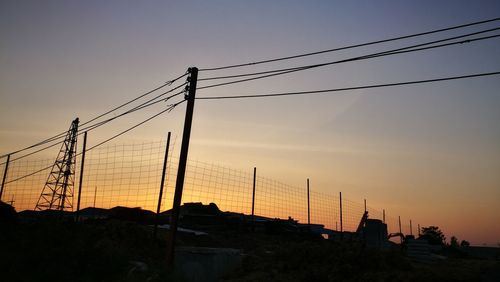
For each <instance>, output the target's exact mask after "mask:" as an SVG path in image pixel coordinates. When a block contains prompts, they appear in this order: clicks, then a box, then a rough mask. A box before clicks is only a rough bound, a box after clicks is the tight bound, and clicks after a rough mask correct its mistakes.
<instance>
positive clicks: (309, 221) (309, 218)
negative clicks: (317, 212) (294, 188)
mask: <svg viewBox="0 0 500 282" xmlns="http://www.w3.org/2000/svg"><path fill="white" fill-rule="evenodd" d="M307 224H308V225H311V202H310V197H309V178H308V179H307Z"/></svg>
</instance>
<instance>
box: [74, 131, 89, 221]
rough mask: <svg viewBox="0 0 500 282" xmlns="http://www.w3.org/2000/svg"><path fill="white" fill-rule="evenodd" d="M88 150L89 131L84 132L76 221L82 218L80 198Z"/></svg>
mask: <svg viewBox="0 0 500 282" xmlns="http://www.w3.org/2000/svg"><path fill="white" fill-rule="evenodd" d="M86 151H87V131H85V132H84V133H83V149H82V162H81V165H80V182H79V184H78V200H77V204H76V222H78V220H79V219H80V198H81V196H82V183H83V169H84V168H85V152H86Z"/></svg>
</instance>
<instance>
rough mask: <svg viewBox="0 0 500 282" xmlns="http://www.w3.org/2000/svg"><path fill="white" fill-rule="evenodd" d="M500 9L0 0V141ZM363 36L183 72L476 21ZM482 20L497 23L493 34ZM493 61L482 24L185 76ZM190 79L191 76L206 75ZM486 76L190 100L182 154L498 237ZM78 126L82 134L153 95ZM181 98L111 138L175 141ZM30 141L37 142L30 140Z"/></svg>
mask: <svg viewBox="0 0 500 282" xmlns="http://www.w3.org/2000/svg"><path fill="white" fill-rule="evenodd" d="M499 15H500V2H499V1H486V0H479V1H307V2H306V1H140V2H139V1H45V0H44V1H23V0H21V1H4V0H0V38H2V40H0V99H1V100H0V153H1V154H5V153H9V152H11V151H14V150H16V149H19V148H21V147H25V146H29V145H31V144H34V143H36V142H38V141H40V140H43V139H45V138H48V137H51V136H53V135H55V134H57V133H60V132H62V131H65V130H67V128H68V127H69V124H70V122H71V120H73V119H74V118H75V117H79V118H80V119H81V120H82V121H87V120H89V119H91V118H92V117H94V116H96V115H98V114H100V113H103V112H105V111H107V110H109V109H111V108H113V107H114V106H116V105H119V104H121V103H123V102H126V101H128V100H130V99H132V98H135V97H136V96H138V95H140V94H142V93H144V92H145V91H147V90H149V89H152V88H154V87H156V86H158V85H161V84H163V83H164V82H166V81H168V80H170V79H172V78H175V77H177V76H179V75H180V74H183V73H184V72H186V70H187V68H188V67H198V68H207V67H215V66H224V65H229V64H237V63H246V62H254V61H258V60H263V59H269V58H276V57H283V56H289V55H296V54H301V53H307V52H313V51H318V50H325V49H331V48H336V47H342V46H347V45H352V44H358V43H364V42H369V41H374V40H380V39H386V38H391V37H396V36H401V35H407V34H413V33H419V32H424V31H428V30H434V29H439V28H445V27H449V26H454V25H460V24H465V23H470V22H475V21H480V20H485V19H490V18H496V17H499ZM498 26H499V23H498V22H496V23H490V24H487V25H484V26H480V27H471V28H468V29H464V30H460V31H451V32H448V33H446V34H436V35H431V36H427V37H422V38H414V39H408V40H405V41H401V42H394V43H385V44H380V45H376V46H367V47H363V48H356V49H352V50H346V51H342V52H334V53H328V54H323V55H318V56H311V57H305V58H300V59H295V60H288V61H283V62H278V63H274V64H264V65H259V66H254V67H248V68H239V69H231V70H226V71H219V72H203V71H202V72H200V75H199V78H207V77H213V76H218V75H231V74H238V73H246V72H254V71H261V70H269V69H275V68H281V67H294V66H301V65H307V64H314V63H321V62H327V61H334V60H339V59H344V58H349V57H353V56H360V55H364V54H369V53H373V52H378V51H384V50H388V49H392V48H398V47H402V46H406V45H411V44H417V43H421V42H426V41H430V40H435V39H439V38H443V37H448V36H454V35H460V34H463V33H467V32H472V31H476V30H481V29H486V28H494V27H498ZM497 33H498V32H497ZM499 70H500V39H498V38H493V39H490V40H484V41H480V42H471V43H468V44H461V45H457V46H451V47H447V48H440V49H434V50H427V51H423V52H415V53H409V54H400V55H394V56H387V57H382V58H375V59H370V60H365V61H359V62H351V63H346V64H339V65H334V66H328V67H323V68H318V69H314V70H308V71H301V72H297V73H294V74H288V75H283V76H280V77H274V78H267V79H261V80H256V81H252V82H246V83H240V84H234V85H228V86H223V87H217V88H212V89H205V90H199V91H198V92H197V94H196V95H197V97H208V96H220V95H229V96H230V95H238V94H266V93H276V92H287V91H305V90H317V89H330V88H338V87H349V86H359V85H368V84H378V83H392V82H400V81H410V80H420V79H430V78H436V77H446V76H456V75H466V74H474V73H483V72H495V71H499ZM211 83H212V82H210V81H203V82H202V81H200V82H199V86H200V87H201V86H203V85H208V84H211ZM498 89H500V79H499V78H498V76H493V77H483V78H474V79H464V80H460V81H449V82H441V83H433V84H426V85H414V86H399V87H392V88H378V89H365V90H357V91H349V92H338V93H330V94H322V95H303V96H290V97H286V98H266V99H244V100H240V99H234V100H232V99H231V100H197V101H196V104H195V112H194V119H193V128H192V135H191V143H190V151H189V158H190V159H197V160H203V161H208V162H215V163H220V164H224V165H227V166H228V167H234V168H240V169H251V168H253V167H254V166H256V167H258V171H259V173H262V174H263V175H266V176H269V177H272V178H276V179H279V180H281V181H283V182H285V183H293V184H297V185H302V184H303V183H305V180H306V179H307V178H310V179H311V186H312V189H314V190H315V191H320V192H325V193H335V194H336V193H338V192H339V191H342V193H343V195H346V197H348V198H350V199H360V201H361V199H367V200H368V202H369V203H370V205H372V206H377V207H381V208H382V207H383V208H385V209H386V210H390V211H397V212H398V213H399V214H401V215H403V216H406V217H413V218H414V221H417V220H418V222H420V224H421V225H422V226H428V225H438V226H439V227H441V229H442V230H443V231H444V232H445V234H448V235H449V236H448V237H451V235H455V236H457V237H458V238H459V239H466V240H469V241H471V242H472V243H475V244H483V243H487V244H490V245H491V244H497V243H498V242H500V225H499V224H498V222H500V207H499V206H498V202H499V200H500V173H498V172H499V171H500V150H499V144H500V124H499V123H498V121H499V120H500V110H499V109H500V92H499V91H498ZM162 107H164V105H157V106H156V107H151V108H148V109H145V110H143V111H141V112H139V113H136V114H134V115H130V116H127V117H124V118H123V119H119V120H117V121H116V122H113V123H111V124H110V125H106V126H104V127H103V128H104V129H99V130H96V131H94V132H92V133H91V134H89V145H92V144H97V143H98V142H100V141H102V140H104V139H106V138H107V137H110V136H111V135H112V134H114V133H117V132H120V131H122V130H124V129H126V128H128V127H130V126H131V125H133V124H135V123H137V122H138V121H139V120H142V119H144V118H146V117H148V116H150V115H152V114H154V113H156V112H158V111H159V110H161V109H162ZM184 111H185V104H183V105H181V106H179V107H177V108H176V109H175V110H174V111H172V112H171V113H170V114H167V115H163V116H161V117H159V118H157V119H155V120H153V121H151V122H149V123H148V124H146V125H144V126H141V127H140V128H137V129H135V130H134V131H132V132H130V133H128V134H126V135H124V136H122V137H120V138H119V139H117V140H116V141H115V142H136V141H144V140H160V139H163V138H165V136H166V133H167V132H168V131H172V134H173V135H174V136H177V137H176V138H177V142H178V143H180V139H181V136H182V127H183V119H184ZM42 154H43V153H42Z"/></svg>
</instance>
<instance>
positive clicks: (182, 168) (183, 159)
mask: <svg viewBox="0 0 500 282" xmlns="http://www.w3.org/2000/svg"><path fill="white" fill-rule="evenodd" d="M188 72H189V74H190V76H189V77H188V81H189V88H188V95H187V96H185V99H186V100H187V106H186V117H185V120H184V130H183V133H182V144H181V153H180V157H179V168H178V170H177V180H176V183H175V193H174V204H173V206H172V214H171V218H170V230H169V232H168V238H167V266H168V267H170V268H171V267H172V266H173V263H174V251H175V237H176V233H177V225H178V220H179V213H180V207H181V200H182V189H183V188H184V177H185V175H186V164H187V156H188V150H189V138H190V137H191V124H192V121H193V110H194V101H195V96H196V82H197V80H198V69H197V68H194V67H193V68H189V69H188Z"/></svg>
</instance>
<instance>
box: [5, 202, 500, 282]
mask: <svg viewBox="0 0 500 282" xmlns="http://www.w3.org/2000/svg"><path fill="white" fill-rule="evenodd" d="M205 207H207V208H201V209H200V207H199V206H192V207H191V208H190V209H191V212H185V211H184V215H185V216H184V218H183V221H182V222H181V225H182V226H183V227H185V228H190V229H195V230H200V231H204V232H206V233H207V234H208V235H194V234H192V233H180V234H179V236H178V241H177V243H178V245H184V246H200V247H225V248H236V249H240V250H242V253H243V254H244V259H243V264H242V267H241V268H240V269H239V270H237V271H236V272H233V273H231V274H230V275H229V276H228V277H226V279H225V281H497V280H495V279H496V278H497V276H495V275H497V274H498V273H500V265H499V262H498V261H486V260H476V259H471V258H465V257H460V256H459V255H456V256H453V255H452V256H450V258H448V259H446V260H442V261H439V262H436V263H434V264H418V263H414V262H411V261H410V260H409V259H408V258H407V257H406V256H405V254H404V251H403V250H401V249H391V250H377V249H370V248H366V247H364V246H363V245H362V244H361V243H359V242H333V241H328V240H324V239H322V238H321V237H318V236H316V235H312V234H310V233H307V232H302V231H300V230H295V229H293V228H290V226H292V225H290V224H289V221H271V222H268V223H265V224H263V225H260V226H256V231H255V232H252V231H251V230H252V225H251V224H250V222H249V221H248V217H246V216H244V215H241V214H235V213H223V212H220V211H219V210H218V209H217V207H216V206H215V205H212V206H205ZM196 209H198V210H196ZM6 210H7V209H6ZM114 211H115V212H114V213H112V214H114V215H115V216H111V217H110V218H107V219H87V220H86V221H85V222H80V223H75V222H73V221H71V220H69V219H70V218H65V219H61V218H60V217H45V218H44V219H43V220H40V219H38V220H33V214H31V217H30V220H28V221H27V220H25V219H23V217H22V216H19V218H16V214H15V213H12V212H8V211H7V212H6V213H4V209H3V207H2V215H1V217H2V221H0V222H1V225H0V229H1V232H0V246H1V255H0V267H1V273H0V280H1V281H175V277H173V276H172V275H171V274H169V273H168V272H167V271H166V270H165V262H164V260H165V249H166V243H165V239H164V238H165V237H166V232H165V230H163V229H160V230H159V232H158V236H157V238H154V237H153V235H152V234H153V233H152V227H151V226H149V225H146V224H145V223H150V222H149V221H150V219H151V218H150V217H149V216H145V215H151V213H150V212H144V211H142V210H140V209H135V210H134V209H123V208H119V209H114ZM101 212H102V211H101ZM6 214H9V215H10V216H11V217H10V219H9V220H8V221H4V220H3V218H4V215H6ZM143 221H145V222H143Z"/></svg>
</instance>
